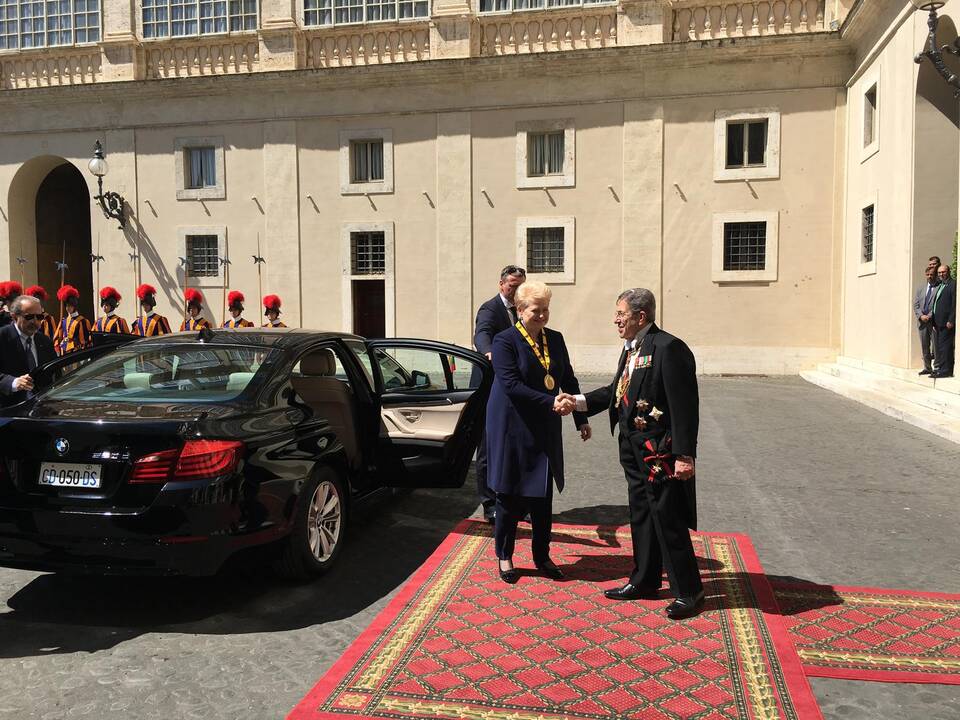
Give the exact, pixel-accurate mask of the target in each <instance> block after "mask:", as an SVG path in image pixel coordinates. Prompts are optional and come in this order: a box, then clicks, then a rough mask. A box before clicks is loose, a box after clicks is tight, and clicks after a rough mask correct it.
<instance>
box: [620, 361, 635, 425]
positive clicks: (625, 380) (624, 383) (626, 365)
mask: <svg viewBox="0 0 960 720" xmlns="http://www.w3.org/2000/svg"><path fill="white" fill-rule="evenodd" d="M632 357H633V348H630V349H629V350H627V357H626V359H625V360H624V362H623V373H621V375H620V381H619V382H618V383H617V404H618V405H619V406H620V412H621V413H622V412H623V411H624V410H625V409H626V407H627V403H628V402H630V401H629V400H627V388H628V387H629V386H630V359H631V358H632Z"/></svg>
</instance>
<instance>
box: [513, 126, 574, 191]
mask: <svg viewBox="0 0 960 720" xmlns="http://www.w3.org/2000/svg"><path fill="white" fill-rule="evenodd" d="M516 128H517V172H516V175H517V188H518V189H520V190H524V189H527V190H530V189H537V190H539V189H542V188H552V187H576V184H577V167H576V162H577V147H576V123H575V122H574V120H573V118H562V119H553V120H525V121H521V122H518V123H517V126H516ZM558 130H562V131H563V173H561V174H558V175H535V176H533V177H531V176H529V175H527V169H528V168H529V164H528V162H529V158H528V153H529V147H530V141H529V137H528V135H529V133H547V132H556V131H558Z"/></svg>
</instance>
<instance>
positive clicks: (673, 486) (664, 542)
mask: <svg viewBox="0 0 960 720" xmlns="http://www.w3.org/2000/svg"><path fill="white" fill-rule="evenodd" d="M655 319H656V299H655V298H654V296H653V293H652V292H650V291H649V290H646V289H644V288H633V289H631V290H626V291H624V292H623V293H621V294H620V297H619V298H617V311H616V315H615V316H614V323H615V324H616V326H617V332H618V333H619V335H620V337H621V339H622V340H623V341H624V349H623V352H622V353H621V355H620V363H619V366H618V367H617V374H616V375H615V376H614V378H613V382H611V383H610V385H608V386H606V387H601V388H598V389H597V390H593V391H592V392H589V393H587V394H586V395H579V396H576V397H569V396H568V397H569V400H570V407H571V409H572V408H576V410H580V411H583V410H585V411H586V412H587V414H588V415H595V414H597V413H599V412H602V411H604V410H606V411H607V413H608V414H609V416H610V432H611V433H612V432H613V431H614V430H615V429H619V431H620V438H619V447H620V464H621V465H622V466H623V471H624V474H625V475H626V478H627V491H628V494H629V503H630V530H631V533H632V535H633V561H634V568H633V572H632V573H631V574H630V578H629V579H628V580H627V582H626V584H625V585H623V586H622V587H619V588H615V589H611V590H607V591H606V592H605V593H604V594H605V595H606V596H607V597H608V598H610V599H613V600H636V599H639V598H655V597H657V593H658V590H659V589H660V582H661V576H662V572H663V569H664V568H666V570H667V577H668V578H669V580H670V589H671V591H672V592H673V594H674V596H675V597H676V599H675V600H674V601H673V602H672V603H670V605H668V606H667V609H666V613H667V616H668V617H669V618H671V619H674V620H676V619H680V618H686V617H691V616H693V615H696V614H697V613H698V612H699V611H700V609H701V607H702V606H703V597H704V596H703V584H702V582H701V580H700V571H699V569H698V568H697V558H696V556H695V555H694V553H693V544H692V543H691V541H690V532H689V530H691V529H696V524H697V507H696V490H695V487H696V486H695V479H694V473H695V460H694V458H696V455H697V432H698V429H699V424H700V398H699V394H698V390H697V376H696V361H695V360H694V357H693V353H691V352H690V349H689V348H688V347H687V346H686V344H684V342H683V341H682V340H680V339H678V338H676V337H674V336H673V335H670V334H669V333H665V332H663V331H662V330H661V329H660V328H658V327H657V326H656V324H655V323H654V320H655Z"/></svg>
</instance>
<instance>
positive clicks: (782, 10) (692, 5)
mask: <svg viewBox="0 0 960 720" xmlns="http://www.w3.org/2000/svg"><path fill="white" fill-rule="evenodd" d="M825 5H826V3H825V0H764V1H763V2H743V1H742V0H741V1H740V2H703V0H699V1H697V0H679V2H675V3H674V4H673V9H672V13H673V24H672V28H673V32H672V39H673V41H674V42H683V41H687V40H714V39H721V38H735V37H749V36H756V35H790V34H794V33H806V32H823V30H824V10H825Z"/></svg>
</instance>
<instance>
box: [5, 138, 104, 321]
mask: <svg viewBox="0 0 960 720" xmlns="http://www.w3.org/2000/svg"><path fill="white" fill-rule="evenodd" d="M8 204H9V207H10V224H9V227H10V268H11V274H12V276H13V278H14V279H17V280H19V279H20V277H19V273H20V263H18V262H17V258H18V257H22V258H24V259H25V260H26V262H25V263H24V264H23V279H24V283H25V285H30V284H32V283H39V284H40V285H43V287H45V288H46V289H47V292H49V293H50V295H51V300H49V301H48V302H47V307H46V309H47V311H48V312H50V313H51V314H53V315H54V316H58V313H59V303H58V302H57V301H56V297H55V296H56V291H57V288H59V287H60V273H59V271H58V270H57V265H56V263H57V262H61V261H63V262H66V264H67V270H66V282H67V283H69V284H70V285H73V286H74V287H76V288H77V290H79V291H80V299H81V305H80V312H81V313H83V314H84V315H86V316H87V317H88V318H93V317H95V312H94V309H95V298H94V296H93V295H94V292H95V290H94V286H93V272H92V266H91V262H90V254H91V247H92V243H91V239H90V207H91V206H90V192H89V190H88V188H87V184H86V182H85V181H84V179H83V175H82V174H81V172H80V170H79V169H77V167H76V166H75V165H73V164H72V163H70V162H68V161H67V160H65V159H64V158H62V157H56V156H52V155H45V156H42V157H37V158H33V159H32V160H30V161H28V162H26V163H24V165H23V166H22V167H21V168H20V170H19V171H18V172H17V174H16V175H15V176H14V179H13V182H12V183H11V184H10V192H9V197H8Z"/></svg>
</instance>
